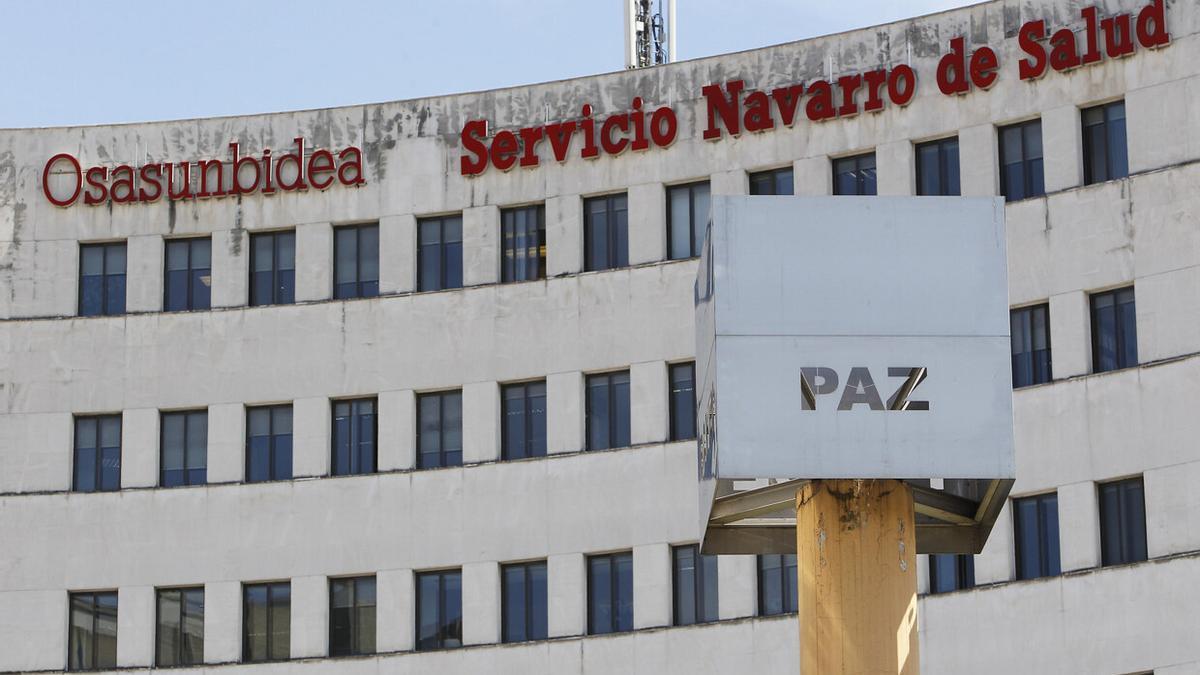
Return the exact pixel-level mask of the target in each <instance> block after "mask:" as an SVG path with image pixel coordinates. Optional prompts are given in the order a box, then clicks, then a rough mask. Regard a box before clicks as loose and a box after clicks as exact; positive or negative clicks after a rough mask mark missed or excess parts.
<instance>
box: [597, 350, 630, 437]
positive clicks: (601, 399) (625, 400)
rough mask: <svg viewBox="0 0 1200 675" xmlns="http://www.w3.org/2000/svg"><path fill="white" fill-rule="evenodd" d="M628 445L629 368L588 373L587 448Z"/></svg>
mask: <svg viewBox="0 0 1200 675" xmlns="http://www.w3.org/2000/svg"><path fill="white" fill-rule="evenodd" d="M628 445H629V371H628V370H623V371H621V372H619V373H602V374H600V375H588V378H587V449H588V450H607V449H609V448H624V447H627V446H628Z"/></svg>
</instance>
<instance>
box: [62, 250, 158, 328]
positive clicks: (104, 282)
mask: <svg viewBox="0 0 1200 675" xmlns="http://www.w3.org/2000/svg"><path fill="white" fill-rule="evenodd" d="M118 248H119V249H122V250H123V251H124V254H123V255H122V258H124V260H125V266H124V268H123V269H122V270H121V273H120V274H116V273H115V272H110V271H109V269H108V252H109V250H110V249H118ZM91 249H98V250H100V251H101V252H102V253H101V259H102V263H101V270H102V271H101V273H100V274H99V275H98V276H99V277H100V311H99V312H89V313H85V312H84V307H83V297H84V288H83V283H84V279H85V276H97V275H84V273H83V264H84V261H83V258H84V251H85V250H91ZM78 250H79V269H78V273H79V282H78V283H77V284H76V291H77V293H78V295H77V296H76V299H75V314H76V316H80V317H90V316H123V315H125V314H126V306H127V304H128V300H129V284H128V277H129V247H128V241H127V240H124V239H122V240H120V241H101V242H79V249H78ZM164 257H165V256H164ZM118 276H119V277H121V280H122V285H123V289H122V290H123V293H122V295H121V307H120V309H119V310H118V309H116V308H112V307H109V302H108V295H109V292H108V290H109V289H108V286H109V283H110V280H111V279H112V278H113V277H118ZM112 283H115V282H112Z"/></svg>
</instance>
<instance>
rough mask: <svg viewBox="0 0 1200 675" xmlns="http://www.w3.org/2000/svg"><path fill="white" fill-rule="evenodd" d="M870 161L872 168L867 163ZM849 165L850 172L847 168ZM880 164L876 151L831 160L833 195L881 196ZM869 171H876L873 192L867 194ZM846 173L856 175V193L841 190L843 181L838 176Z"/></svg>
mask: <svg viewBox="0 0 1200 675" xmlns="http://www.w3.org/2000/svg"><path fill="white" fill-rule="evenodd" d="M868 160H870V164H871V165H870V166H867V165H866V164H867V161H868ZM847 165H849V171H846V170H845V167H846V166H847ZM878 167H879V164H878V162H877V161H876V158H875V151H874V150H870V151H868V152H860V153H858V154H854V155H845V156H842V157H833V158H831V159H830V168H831V169H832V174H833V194H834V196H841V197H874V196H876V195H878V194H879V168H878ZM868 170H871V171H875V177H874V180H873V181H872V183H873V185H872V190H871V191H870V192H867V191H866V190H867V185H868V182H867V178H866V172H867V171H868ZM844 173H851V174H853V175H854V192H843V191H842V189H841V181H839V180H838V176H840V175H842V174H844Z"/></svg>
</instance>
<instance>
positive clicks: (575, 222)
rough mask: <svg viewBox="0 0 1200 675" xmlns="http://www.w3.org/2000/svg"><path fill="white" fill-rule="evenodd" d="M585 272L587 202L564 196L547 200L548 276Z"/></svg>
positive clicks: (571, 196) (575, 196)
mask: <svg viewBox="0 0 1200 675" xmlns="http://www.w3.org/2000/svg"><path fill="white" fill-rule="evenodd" d="M582 270H583V199H582V198H581V197H580V196H579V195H562V196H558V197H552V198H549V199H547V200H546V276H548V277H556V276H559V275H561V274H574V273H576V272H580V271H582Z"/></svg>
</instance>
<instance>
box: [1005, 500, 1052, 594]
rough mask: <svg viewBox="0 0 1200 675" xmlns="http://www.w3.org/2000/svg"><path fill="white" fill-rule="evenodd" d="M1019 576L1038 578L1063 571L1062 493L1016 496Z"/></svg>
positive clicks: (1014, 504)
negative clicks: (1060, 545)
mask: <svg viewBox="0 0 1200 675" xmlns="http://www.w3.org/2000/svg"><path fill="white" fill-rule="evenodd" d="M1012 506H1013V527H1014V536H1015V539H1016V548H1017V550H1016V558H1017V578H1018V579H1036V578H1038V577H1050V576H1055V575H1057V574H1061V573H1062V566H1061V562H1060V559H1059V554H1058V495H1057V494H1054V493H1050V494H1047V495H1038V496H1036V497H1024V498H1021V499H1014V500H1013V504H1012Z"/></svg>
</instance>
